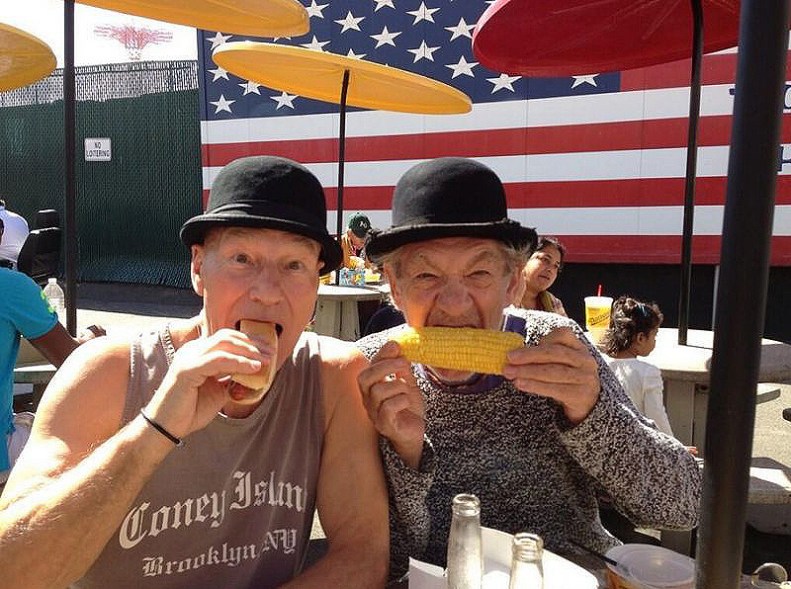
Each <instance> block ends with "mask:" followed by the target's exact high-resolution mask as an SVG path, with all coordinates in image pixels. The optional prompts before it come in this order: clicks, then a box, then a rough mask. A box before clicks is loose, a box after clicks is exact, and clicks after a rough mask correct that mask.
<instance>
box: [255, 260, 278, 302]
mask: <svg viewBox="0 0 791 589" xmlns="http://www.w3.org/2000/svg"><path fill="white" fill-rule="evenodd" d="M282 287H283V285H282V277H281V276H280V273H279V272H278V271H277V269H276V268H272V267H271V266H268V265H267V266H263V267H261V268H260V269H259V271H258V272H256V273H255V276H254V277H253V280H252V282H251V284H250V297H251V298H252V299H254V300H256V301H259V302H261V303H264V304H268V305H271V304H274V303H277V302H278V301H280V300H281V299H282V298H283V288H282Z"/></svg>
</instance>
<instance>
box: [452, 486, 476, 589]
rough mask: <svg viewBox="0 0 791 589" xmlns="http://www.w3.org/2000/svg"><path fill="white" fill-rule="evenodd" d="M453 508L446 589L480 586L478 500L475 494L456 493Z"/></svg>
mask: <svg viewBox="0 0 791 589" xmlns="http://www.w3.org/2000/svg"><path fill="white" fill-rule="evenodd" d="M452 510H453V516H452V519H451V523H450V534H449V536H448V571H447V575H448V589H481V582H482V580H483V551H482V545H481V502H480V500H479V499H478V498H477V497H476V496H475V495H468V494H462V495H456V496H455V497H454V498H453V504H452Z"/></svg>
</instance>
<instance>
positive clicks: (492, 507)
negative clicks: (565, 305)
mask: <svg viewBox="0 0 791 589" xmlns="http://www.w3.org/2000/svg"><path fill="white" fill-rule="evenodd" d="M535 241H536V234H535V231H534V230H533V229H530V228H527V227H523V226H522V225H520V224H519V223H517V222H515V221H513V220H510V219H508V213H507V207H506V198H505V191H504V189H503V185H502V183H501V182H500V180H499V178H498V177H497V175H496V174H495V173H494V172H493V171H492V170H490V169H489V168H487V167H485V166H483V165H482V164H480V163H477V162H475V161H472V160H468V159H463V158H442V159H438V160H433V161H429V162H424V163H421V164H418V165H416V166H415V167H413V168H412V169H411V170H409V171H407V172H406V173H405V174H404V176H403V177H402V178H401V180H400V181H399V182H398V184H397V186H396V188H395V192H394V196H393V225H392V227H391V228H389V229H387V230H384V231H381V232H378V233H376V234H374V235H373V236H372V237H371V238H370V240H369V242H368V245H367V251H368V254H369V256H371V257H372V258H373V259H374V261H375V262H377V263H378V264H380V265H381V266H382V267H383V270H384V274H385V275H386V277H387V280H388V282H389V283H390V287H391V292H392V297H393V300H394V302H395V304H396V305H397V306H398V308H399V309H400V310H401V311H403V313H404V315H405V317H406V320H407V324H408V327H403V326H401V327H396V328H393V329H390V330H388V331H384V332H381V333H376V334H372V335H370V336H368V337H366V338H364V339H362V340H360V341H359V342H358V343H357V345H358V346H359V347H360V349H361V350H363V352H364V353H365V354H366V356H368V357H369V358H370V359H371V365H370V367H368V368H366V369H364V370H363V371H362V372H361V373H360V375H359V377H358V381H359V383H360V388H361V390H362V391H363V398H364V402H365V405H366V408H367V411H368V415H369V417H370V419H371V420H372V422H373V423H374V425H375V426H376V428H377V430H378V431H379V433H380V435H381V438H380V448H381V451H382V455H383V459H384V462H385V466H386V470H387V478H388V483H389V486H390V503H391V516H390V519H391V560H392V563H391V575H397V574H400V573H402V572H403V571H404V569H405V565H406V557H407V556H413V557H415V558H418V559H421V560H425V561H429V562H432V563H435V564H440V565H442V564H444V562H445V551H446V543H447V537H448V531H449V525H450V519H451V518H450V514H451V510H450V505H451V499H452V497H453V496H454V495H456V494H457V493H474V494H476V495H478V496H479V497H480V499H481V505H482V508H481V523H482V525H484V526H489V527H493V528H496V529H500V530H503V531H506V532H510V533H515V532H520V531H530V532H534V533H538V534H540V535H541V536H543V538H544V541H545V544H546V546H547V547H548V548H549V549H550V550H553V551H555V552H558V553H560V554H564V555H570V554H575V553H579V548H577V547H576V546H575V545H574V544H573V543H572V541H573V542H576V543H579V544H582V545H585V546H587V547H588V548H591V549H593V550H596V551H601V552H605V551H606V550H607V549H609V548H611V547H613V546H615V545H617V544H619V543H620V542H619V541H618V540H617V539H616V538H614V537H613V536H612V535H611V534H610V533H609V532H608V531H607V530H606V529H605V528H604V527H603V526H602V524H601V521H600V519H599V515H598V501H597V499H598V498H599V497H600V496H602V495H604V496H607V497H609V498H610V499H611V500H612V503H613V505H614V506H615V508H616V509H618V510H619V511H620V512H621V513H623V514H624V515H625V516H627V517H628V518H629V519H630V520H631V521H632V522H634V523H635V524H639V525H643V526H650V527H656V528H667V529H689V528H691V527H694V526H695V525H697V521H698V503H699V498H700V492H701V477H700V473H699V471H698V467H697V466H696V464H695V460H694V458H693V457H692V456H691V455H690V454H689V452H687V451H686V449H685V448H684V447H683V446H682V445H681V444H679V443H678V442H677V441H675V440H674V439H673V438H671V437H669V436H666V435H664V434H663V433H661V432H659V431H658V430H657V429H656V427H655V426H654V425H653V423H652V422H650V421H648V420H646V419H645V418H643V417H642V416H641V415H640V413H639V412H638V411H636V410H635V408H634V406H633V405H632V403H631V402H630V401H629V399H628V397H627V396H626V395H625V393H624V392H623V390H622V389H621V387H620V385H619V384H618V382H617V380H616V379H615V377H614V376H613V375H612V373H611V372H610V370H609V369H608V368H607V366H606V364H605V363H604V361H603V360H602V358H601V356H600V355H599V353H598V352H597V351H596V350H595V348H593V347H592V345H591V344H590V343H589V342H588V341H587V339H586V338H585V336H584V334H583V331H582V329H581V328H580V327H579V326H578V325H577V324H576V323H575V322H573V321H572V320H570V319H567V318H565V317H562V316H560V315H556V314H551V313H545V312H543V311H533V310H524V309H518V310H514V309H513V308H510V309H509V310H508V311H507V312H506V311H505V309H506V307H508V305H509V303H510V301H511V300H513V296H514V293H515V292H516V290H517V287H518V283H519V272H520V270H521V268H522V267H523V266H524V264H525V261H526V260H527V257H528V256H529V255H530V253H531V249H532V248H533V247H534V246H535ZM438 327H442V328H453V329H440V330H438V329H435V328H438ZM457 328H474V329H472V330H470V329H465V330H461V329H457ZM484 329H485V330H490V331H495V332H503V331H510V332H515V333H516V334H518V336H519V337H518V338H517V342H516V346H514V345H513V342H511V343H510V344H505V348H502V347H500V343H502V342H500V343H498V342H499V340H500V339H502V340H505V339H507V337H506V336H505V334H503V333H500V334H497V335H495V337H494V339H495V340H497V341H495V342H494V343H493V344H487V343H485V342H486V341H487V338H491V337H492V334H491V333H488V334H487V335H485V336H484V333H482V330H484ZM405 331H406V333H405ZM509 336H510V337H513V335H512V334H509ZM399 342H400V343H399ZM490 346H491V347H490ZM514 348H515V349H514ZM509 350H510V351H509ZM465 354H467V355H469V356H470V357H471V358H477V359H475V360H461V361H458V362H457V361H454V358H457V359H458V358H463V357H464V355H465ZM480 362H483V364H481V363H480ZM482 371H486V372H494V373H499V374H484V373H481V372H482Z"/></svg>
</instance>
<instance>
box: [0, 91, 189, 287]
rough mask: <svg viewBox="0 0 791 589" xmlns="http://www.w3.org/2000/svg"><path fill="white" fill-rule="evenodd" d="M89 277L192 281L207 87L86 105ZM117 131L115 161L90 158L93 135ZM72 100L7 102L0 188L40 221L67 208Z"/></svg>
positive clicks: (81, 126)
mask: <svg viewBox="0 0 791 589" xmlns="http://www.w3.org/2000/svg"><path fill="white" fill-rule="evenodd" d="M76 137H77V167H76V183H77V196H76V198H77V209H76V215H77V222H76V228H77V235H78V251H79V258H78V261H77V280H78V281H79V282H138V283H144V284H166V285H171V286H188V284H189V282H188V271H187V269H188V262H189V256H188V252H187V249H186V248H185V247H184V246H183V245H182V244H181V242H180V241H179V239H178V230H179V227H180V226H181V224H182V223H183V222H184V220H185V219H187V218H189V217H191V216H192V215H195V214H198V213H199V212H200V203H201V168H200V126H199V123H198V91H197V89H195V90H180V91H172V92H162V93H156V94H146V95H143V96H139V97H135V98H121V99H112V100H106V101H82V102H78V104H77V133H76ZM86 137H109V138H110V139H111V140H112V161H110V162H86V161H85V159H84V139H85V138H86ZM63 141H64V140H63V103H62V101H58V102H53V103H49V104H38V105H31V106H14V107H4V108H0V147H1V148H2V153H0V194H2V195H3V197H4V198H5V200H6V203H7V206H8V208H9V209H10V210H13V211H16V212H18V213H20V214H22V215H24V216H25V217H26V218H27V219H28V222H29V223H30V224H31V225H32V222H33V218H34V216H35V212H36V211H37V210H39V209H44V208H54V209H57V210H58V211H59V212H60V213H61V221H62V224H63V221H64V220H65V214H64V180H63V178H64V157H63V152H64V148H63Z"/></svg>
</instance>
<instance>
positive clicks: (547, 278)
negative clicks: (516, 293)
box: [524, 245, 562, 293]
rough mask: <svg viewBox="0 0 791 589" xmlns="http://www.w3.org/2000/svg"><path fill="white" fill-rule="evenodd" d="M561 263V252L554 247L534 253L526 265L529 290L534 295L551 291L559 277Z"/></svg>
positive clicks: (525, 271)
mask: <svg viewBox="0 0 791 589" xmlns="http://www.w3.org/2000/svg"><path fill="white" fill-rule="evenodd" d="M561 261H562V260H561V257H560V251H559V250H558V248H556V247H555V246H554V245H548V246H546V247H545V248H544V249H541V250H538V251H537V252H534V253H533V255H532V256H530V259H529V260H528V261H527V264H525V270H524V275H525V282H526V286H527V290H529V291H530V292H533V293H539V292H544V291H545V290H549V288H550V287H551V286H552V285H553V284H554V283H555V280H556V279H557V277H558V271H559V270H560V265H561Z"/></svg>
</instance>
